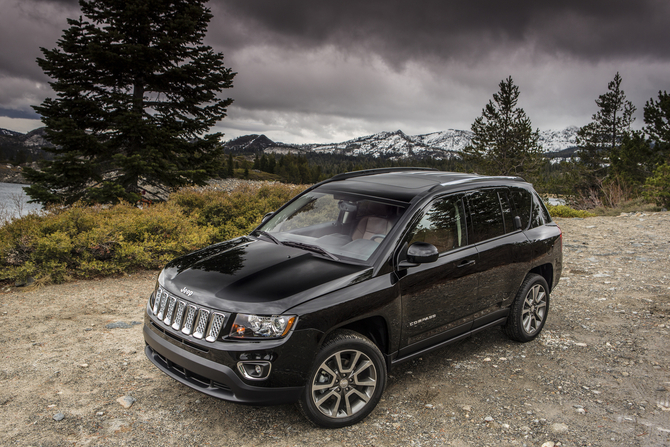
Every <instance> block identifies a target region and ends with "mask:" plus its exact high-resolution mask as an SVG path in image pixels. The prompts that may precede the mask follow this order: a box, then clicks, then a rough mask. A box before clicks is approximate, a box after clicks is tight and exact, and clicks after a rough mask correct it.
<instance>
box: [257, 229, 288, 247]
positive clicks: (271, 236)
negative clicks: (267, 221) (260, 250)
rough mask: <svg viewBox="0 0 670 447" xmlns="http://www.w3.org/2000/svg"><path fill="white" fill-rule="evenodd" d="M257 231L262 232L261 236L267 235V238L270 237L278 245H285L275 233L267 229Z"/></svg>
mask: <svg viewBox="0 0 670 447" xmlns="http://www.w3.org/2000/svg"><path fill="white" fill-rule="evenodd" d="M257 233H258V234H260V235H261V236H265V237H266V238H268V239H270V240H271V241H272V242H274V243H275V244H277V245H283V244H282V243H281V242H279V239H277V238H276V237H274V236H273V235H271V234H270V233H268V232H267V231H263V230H258V231H257Z"/></svg>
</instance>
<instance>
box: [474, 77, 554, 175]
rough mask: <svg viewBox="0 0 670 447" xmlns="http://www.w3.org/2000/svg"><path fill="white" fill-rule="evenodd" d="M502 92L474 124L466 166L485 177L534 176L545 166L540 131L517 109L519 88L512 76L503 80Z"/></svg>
mask: <svg viewBox="0 0 670 447" xmlns="http://www.w3.org/2000/svg"><path fill="white" fill-rule="evenodd" d="M499 87H500V91H499V92H498V93H494V94H493V100H489V102H488V104H487V105H486V107H484V109H483V110H482V115H481V116H480V117H478V118H477V119H475V122H474V123H473V124H472V132H473V133H474V135H473V137H472V143H471V145H470V146H469V147H466V148H465V149H464V151H463V158H464V161H465V162H466V163H470V164H472V165H474V167H475V169H476V170H478V171H481V172H482V173H484V174H493V175H526V176H529V175H530V176H533V175H534V173H535V172H537V170H538V168H539V167H540V165H541V164H542V161H543V157H542V148H541V146H540V145H539V130H535V131H533V128H532V125H531V121H530V118H528V116H526V112H524V110H523V109H522V108H521V107H517V103H518V100H519V87H518V86H516V85H514V81H513V80H512V77H511V76H509V77H508V78H507V79H505V80H502V81H500V84H499Z"/></svg>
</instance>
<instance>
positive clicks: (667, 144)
mask: <svg viewBox="0 0 670 447" xmlns="http://www.w3.org/2000/svg"><path fill="white" fill-rule="evenodd" d="M644 123H645V124H646V126H644V132H645V133H646V134H647V135H648V136H649V138H650V139H651V141H652V143H653V162H654V164H655V165H656V166H660V165H661V164H663V163H664V162H665V161H670V95H668V93H667V92H665V91H663V92H660V91H659V92H658V100H657V101H655V100H654V98H650V99H649V101H647V102H646V103H645V105H644Z"/></svg>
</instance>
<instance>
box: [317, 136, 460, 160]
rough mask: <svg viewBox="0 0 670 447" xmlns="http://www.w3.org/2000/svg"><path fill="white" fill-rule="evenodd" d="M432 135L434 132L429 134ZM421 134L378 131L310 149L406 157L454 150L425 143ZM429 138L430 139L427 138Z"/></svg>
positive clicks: (447, 153)
mask: <svg viewBox="0 0 670 447" xmlns="http://www.w3.org/2000/svg"><path fill="white" fill-rule="evenodd" d="M430 135H434V134H430ZM421 137H423V136H422V135H417V136H409V135H406V134H404V133H403V132H402V131H401V130H397V131H395V132H380V133H377V134H374V135H368V136H365V137H359V138H355V139H353V140H349V141H345V142H343V143H335V144H315V145H311V147H310V149H311V150H312V151H314V152H321V153H329V154H332V153H337V154H343V155H354V156H357V155H367V156H373V157H389V158H406V157H410V158H411V157H417V156H418V157H425V156H437V157H441V158H444V157H449V156H451V155H452V154H453V153H454V150H452V149H447V147H449V144H444V143H445V141H442V140H439V138H435V141H440V144H441V145H443V146H444V147H441V146H440V145H437V144H427V143H426V142H424V141H423V140H422V138H421ZM429 140H430V139H429Z"/></svg>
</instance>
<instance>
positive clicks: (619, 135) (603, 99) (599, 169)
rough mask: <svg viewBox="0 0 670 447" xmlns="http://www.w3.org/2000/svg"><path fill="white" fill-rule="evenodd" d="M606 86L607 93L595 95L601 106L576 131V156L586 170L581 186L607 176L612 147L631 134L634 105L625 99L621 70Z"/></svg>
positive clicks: (590, 184)
mask: <svg viewBox="0 0 670 447" xmlns="http://www.w3.org/2000/svg"><path fill="white" fill-rule="evenodd" d="M607 89H608V92H607V93H604V94H602V95H600V96H599V97H598V99H596V105H597V106H598V108H599V110H598V111H597V112H596V113H595V114H594V115H593V116H592V120H593V121H591V123H589V124H587V125H586V126H584V127H582V128H581V129H579V131H578V132H577V144H578V145H579V150H578V151H577V156H578V157H579V159H580V161H579V165H580V167H581V168H582V171H583V172H582V174H583V179H582V185H581V186H580V187H581V188H583V189H589V188H593V187H595V186H597V185H599V184H600V183H601V182H602V180H603V179H604V178H605V177H606V176H607V166H608V164H609V162H610V156H611V155H612V150H613V149H615V148H617V147H619V146H620V145H621V144H622V142H623V141H624V138H625V137H628V136H630V125H631V124H632V122H633V121H634V120H635V118H633V113H634V112H635V106H634V105H633V103H632V102H630V101H627V100H626V95H625V94H624V91H623V90H621V76H620V75H619V73H618V72H617V74H616V75H615V76H614V80H612V81H610V83H609V84H608V85H607Z"/></svg>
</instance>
